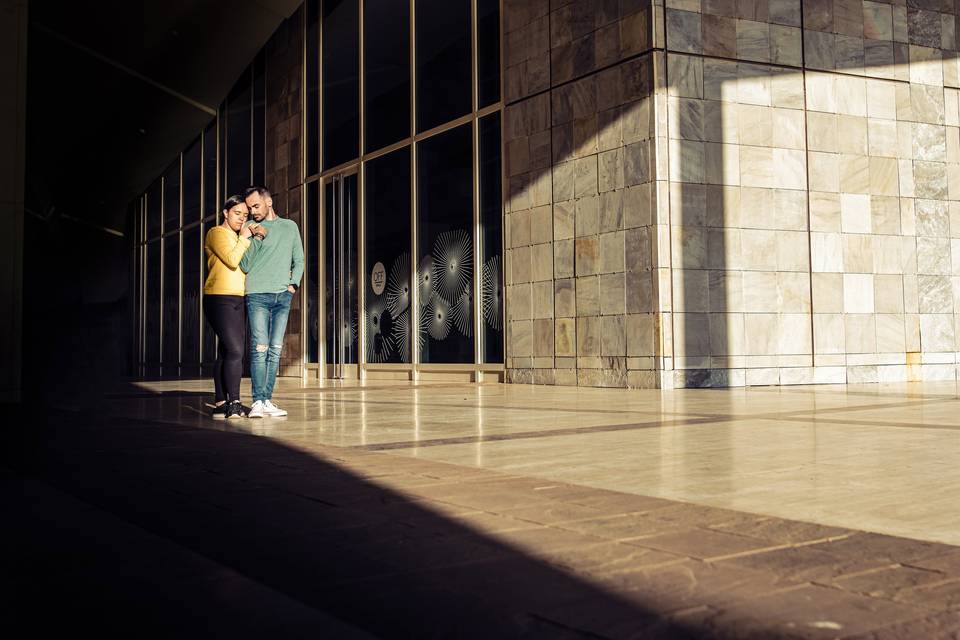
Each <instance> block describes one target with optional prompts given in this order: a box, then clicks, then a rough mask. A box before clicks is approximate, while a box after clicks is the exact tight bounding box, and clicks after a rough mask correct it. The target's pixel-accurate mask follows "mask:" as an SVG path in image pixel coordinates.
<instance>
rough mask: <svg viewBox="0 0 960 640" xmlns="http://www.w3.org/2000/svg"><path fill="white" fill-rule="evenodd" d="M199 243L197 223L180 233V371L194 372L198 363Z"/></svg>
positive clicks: (193, 373) (192, 373)
mask: <svg viewBox="0 0 960 640" xmlns="http://www.w3.org/2000/svg"><path fill="white" fill-rule="evenodd" d="M202 254H203V243H202V241H201V236H200V225H194V226H192V227H190V228H189V229H186V230H185V231H184V232H183V302H182V307H181V320H180V326H181V337H180V361H181V363H182V364H183V366H184V367H185V368H186V370H185V371H184V373H186V374H189V375H195V374H197V373H199V366H200V287H201V282H200V278H201V277H203V268H202V267H203V255H202Z"/></svg>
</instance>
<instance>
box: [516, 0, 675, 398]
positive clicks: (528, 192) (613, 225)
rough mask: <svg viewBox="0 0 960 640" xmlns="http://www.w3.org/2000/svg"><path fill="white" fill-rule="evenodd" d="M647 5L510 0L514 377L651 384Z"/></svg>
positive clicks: (652, 156)
mask: <svg viewBox="0 0 960 640" xmlns="http://www.w3.org/2000/svg"><path fill="white" fill-rule="evenodd" d="M631 5H635V6H631ZM650 16H651V7H650V6H649V5H648V4H645V3H639V2H637V3H629V2H620V3H617V2H607V3H602V6H600V5H598V3H594V2H566V3H557V2H553V3H549V2H545V1H544V2H520V1H516V2H507V3H506V7H505V16H504V18H505V28H506V31H507V33H506V36H505V42H506V43H507V47H506V49H507V50H506V60H505V66H506V70H505V83H506V86H507V98H508V101H510V102H511V104H510V105H509V106H507V108H506V109H505V122H506V127H505V130H504V138H505V149H506V162H505V171H506V174H507V181H506V184H507V192H508V193H507V200H506V206H505V222H506V225H505V228H506V232H505V236H506V238H505V240H506V250H505V263H506V272H505V280H506V282H505V284H506V292H507V307H506V309H507V328H508V330H507V345H508V348H507V363H506V364H507V369H508V377H509V379H510V380H512V381H514V382H536V383H547V384H565V385H577V384H580V385H591V386H628V385H629V386H654V385H655V384H656V371H657V367H656V365H655V356H656V353H657V350H656V348H655V345H654V335H655V326H656V323H657V314H656V309H657V306H658V305H657V302H656V296H657V290H658V287H657V279H658V270H657V268H656V267H657V263H656V260H655V258H654V256H655V255H656V251H655V248H654V246H653V245H654V244H655V242H656V238H657V232H656V226H657V222H658V221H657V218H656V211H657V207H656V200H657V193H656V191H657V185H656V181H655V180H654V176H655V166H654V165H655V161H656V155H657V154H656V132H657V129H658V123H657V118H656V116H657V113H658V110H657V108H656V107H655V105H654V102H655V91H654V83H655V76H656V71H655V66H656V61H655V60H654V57H653V55H652V54H651V53H650V31H651V30H650V28H649V26H650V24H651V19H650ZM642 52H647V53H646V54H642ZM638 54H642V55H638ZM527 96H528V97H527ZM662 271H663V272H664V274H666V272H667V269H666V268H664V269H663V270H662Z"/></svg>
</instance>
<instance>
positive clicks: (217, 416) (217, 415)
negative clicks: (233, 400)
mask: <svg viewBox="0 0 960 640" xmlns="http://www.w3.org/2000/svg"><path fill="white" fill-rule="evenodd" d="M229 404H230V403H229V402H224V403H223V404H220V405H217V406H215V407H214V408H213V409H212V410H211V411H210V417H211V418H213V419H214V420H223V419H224V418H226V417H227V405H229Z"/></svg>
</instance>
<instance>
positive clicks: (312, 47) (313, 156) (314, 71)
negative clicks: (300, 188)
mask: <svg viewBox="0 0 960 640" xmlns="http://www.w3.org/2000/svg"><path fill="white" fill-rule="evenodd" d="M306 74H307V96H306V99H307V107H306V109H307V112H306V129H305V130H304V136H305V138H306V145H307V175H308V176H312V175H315V174H317V173H319V172H320V157H319V156H320V136H319V134H318V133H317V125H318V124H319V120H320V0H307V60H306Z"/></svg>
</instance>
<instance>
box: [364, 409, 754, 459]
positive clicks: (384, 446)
mask: <svg viewBox="0 0 960 640" xmlns="http://www.w3.org/2000/svg"><path fill="white" fill-rule="evenodd" d="M736 419H737V418H731V417H727V416H716V417H709V418H690V419H687V420H655V421H652V422H629V423H625V424H610V425H596V426H592V427H569V428H566V429H553V430H550V431H521V432H519V433H498V434H483V435H474V436H461V437H457V438H436V439H431V440H419V441H418V440H408V441H404V442H384V443H379V444H366V445H357V446H354V447H350V448H351V449H360V450H364V451H393V450H396V449H419V448H423V447H440V446H444V445H451V444H481V443H484V442H503V441H509V440H532V439H537V438H551V437H554V436H558V437H561V436H573V435H583V434H588V433H614V432H617V431H639V430H641V429H659V428H661V427H682V426H689V425H697V424H714V423H721V422H732V421H734V420H736Z"/></svg>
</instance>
